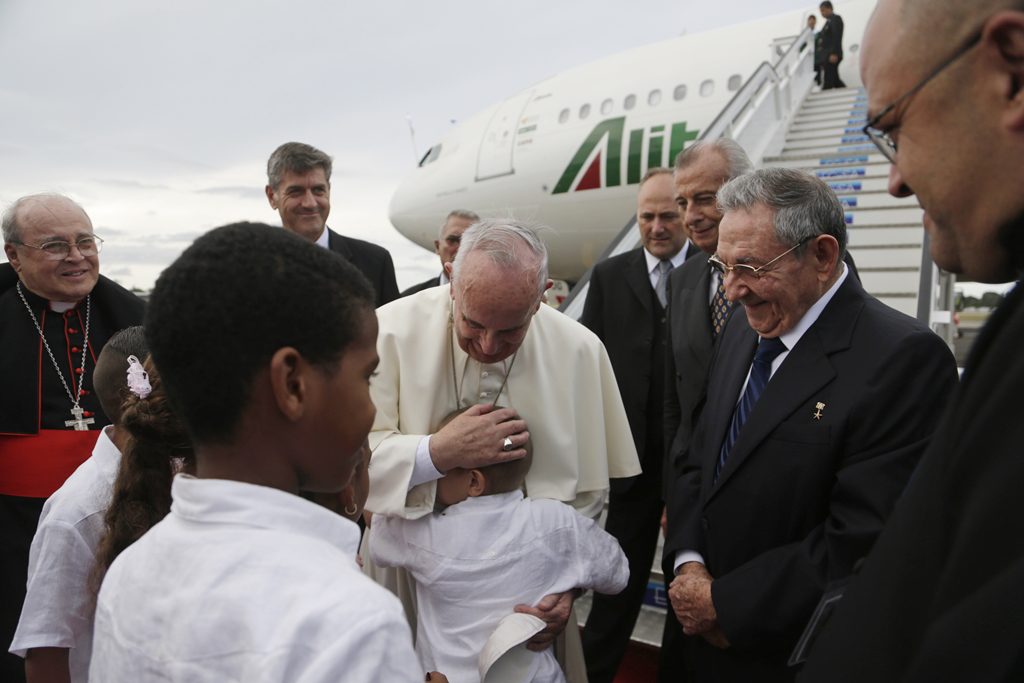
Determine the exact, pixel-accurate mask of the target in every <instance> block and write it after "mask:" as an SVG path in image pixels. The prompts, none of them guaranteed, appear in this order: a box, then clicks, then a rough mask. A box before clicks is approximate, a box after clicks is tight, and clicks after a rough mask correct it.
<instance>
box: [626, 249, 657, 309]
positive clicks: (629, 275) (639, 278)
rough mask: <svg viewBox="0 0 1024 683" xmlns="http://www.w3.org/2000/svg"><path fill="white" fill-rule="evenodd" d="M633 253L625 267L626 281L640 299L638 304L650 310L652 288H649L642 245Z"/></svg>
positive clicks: (649, 281) (649, 280) (649, 279)
mask: <svg viewBox="0 0 1024 683" xmlns="http://www.w3.org/2000/svg"><path fill="white" fill-rule="evenodd" d="M633 254H634V256H633V258H631V259H630V261H632V263H630V264H629V267H628V268H626V282H628V283H629V288H630V289H631V290H632V291H633V294H634V295H636V298H637V299H639V300H640V304H641V305H642V306H643V307H644V309H645V310H647V311H650V310H651V295H652V294H653V290H652V288H651V278H650V275H649V274H648V272H647V258H646V257H645V256H644V249H643V247H640V248H639V249H637V250H635V251H634V252H633Z"/></svg>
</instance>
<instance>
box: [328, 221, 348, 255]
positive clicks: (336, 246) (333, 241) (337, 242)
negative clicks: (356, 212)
mask: <svg viewBox="0 0 1024 683" xmlns="http://www.w3.org/2000/svg"><path fill="white" fill-rule="evenodd" d="M325 229H326V230H327V248H328V249H330V250H331V251H334V252H337V253H339V254H341V255H342V256H344V257H345V260H346V261H349V262H351V261H352V250H351V249H350V248H349V246H348V244H346V243H345V238H343V237H342V236H341V235H339V234H338V233H336V232H334V231H333V230H331V229H330V228H325Z"/></svg>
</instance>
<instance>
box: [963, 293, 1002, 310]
mask: <svg viewBox="0 0 1024 683" xmlns="http://www.w3.org/2000/svg"><path fill="white" fill-rule="evenodd" d="M1001 303H1003V295H1002V294H1000V293H999V292H985V293H984V294H982V295H981V298H978V297H976V296H964V293H963V292H957V295H956V310H958V311H962V310H964V309H965V308H987V309H989V310H992V309H994V308H996V307H997V306H998V305H999V304H1001Z"/></svg>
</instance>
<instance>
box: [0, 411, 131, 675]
mask: <svg viewBox="0 0 1024 683" xmlns="http://www.w3.org/2000/svg"><path fill="white" fill-rule="evenodd" d="M110 429H111V428H110V427H107V428H105V429H104V430H103V431H101V432H100V434H99V436H98V437H97V439H96V445H95V446H94V447H93V449H92V455H91V456H90V457H89V459H88V460H86V461H85V462H83V463H82V464H81V465H79V466H78V469H76V470H75V471H74V472H73V473H72V474H71V476H70V477H68V478H67V480H66V481H65V482H64V484H63V485H62V486H61V487H60V488H59V489H57V490H56V491H55V492H54V493H53V495H52V496H50V498H49V499H48V500H47V501H46V503H45V504H44V505H43V512H42V514H41V515H40V516H39V526H38V527H37V528H36V534H35V536H34V537H33V538H32V548H31V549H30V550H29V555H28V588H27V591H26V593H25V604H24V606H23V607H22V608H21V619H20V620H19V621H18V630H17V631H15V633H14V640H13V641H12V642H11V649H10V651H11V653H13V654H16V655H18V656H19V657H24V656H25V654H26V653H27V652H28V651H29V650H31V649H33V648H37V647H63V648H69V649H70V651H69V652H68V668H69V670H70V672H71V681H72V683H82V682H84V681H87V680H88V679H89V655H90V653H91V652H92V616H93V607H94V600H93V598H94V595H93V592H92V590H91V589H90V584H89V580H90V577H91V574H92V570H93V567H94V566H95V564H96V547H97V546H98V545H99V542H100V539H101V538H102V537H103V516H104V514H105V513H106V511H107V507H109V505H110V492H111V490H112V489H113V486H114V479H116V478H117V466H118V463H119V462H120V461H121V452H120V451H118V450H117V446H115V445H114V442H113V441H111V440H110V437H109V435H108V432H109V431H110Z"/></svg>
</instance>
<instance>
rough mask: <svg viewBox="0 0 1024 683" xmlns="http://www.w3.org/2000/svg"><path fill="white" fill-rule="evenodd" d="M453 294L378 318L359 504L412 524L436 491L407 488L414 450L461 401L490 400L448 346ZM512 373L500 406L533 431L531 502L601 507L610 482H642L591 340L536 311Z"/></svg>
mask: <svg viewBox="0 0 1024 683" xmlns="http://www.w3.org/2000/svg"><path fill="white" fill-rule="evenodd" d="M450 292H451V288H450V286H441V287H432V288H430V289H427V290H424V291H422V292H419V293H417V294H413V295H412V296H407V297H403V298H401V299H397V300H395V301H392V302H391V303H389V304H387V305H385V306H383V307H381V308H379V309H377V320H378V323H379V326H380V332H379V334H378V337H377V352H378V353H379V355H380V359H381V360H380V366H379V367H378V370H377V375H376V376H375V377H374V378H373V379H372V380H371V382H370V395H371V397H372V398H373V403H374V405H376V406H377V417H376V419H375V420H374V424H373V431H372V432H370V448H371V450H372V451H373V456H372V457H371V458H370V466H369V472H370V482H371V484H370V496H369V498H368V500H367V502H366V508H367V509H368V510H371V511H373V512H376V513H384V514H400V515H403V516H406V517H417V516H421V515H426V514H429V513H430V512H431V510H433V508H434V492H435V489H436V485H435V483H434V482H433V481H429V482H427V483H423V484H420V485H418V486H414V487H412V488H410V487H409V482H410V480H411V478H412V475H413V468H414V465H415V462H416V450H417V447H418V446H419V444H420V441H421V440H422V439H423V437H424V436H426V435H428V434H430V433H432V432H433V430H434V429H435V428H436V427H437V425H438V423H440V422H441V419H442V418H444V417H445V416H446V415H448V414H449V413H451V412H452V411H453V410H455V409H456V408H457V407H460V406H459V405H458V403H459V399H458V396H459V394H461V398H462V403H463V406H462V407H465V406H468V405H471V404H472V403H476V402H478V401H480V399H479V395H480V393H481V390H482V389H483V391H484V392H486V391H487V389H486V387H484V386H482V381H483V380H487V379H490V378H489V377H484V376H483V372H485V371H486V370H485V369H484V368H482V367H481V365H480V363H478V362H476V361H474V360H472V359H469V361H468V362H467V355H466V353H465V351H463V350H462V349H461V348H460V347H459V345H458V344H457V343H455V342H454V340H453V332H452V329H451V326H450V325H449V310H450V302H451V294H450ZM453 354H454V356H455V368H454V370H455V380H453V372H452V371H453V368H452V355H453ZM510 365H511V371H510V372H509V375H508V383H507V384H506V386H505V389H504V391H503V392H502V399H501V401H500V402H499V404H500V405H508V406H511V407H512V408H514V409H515V410H516V411H517V412H518V413H519V415H520V416H522V417H523V418H524V419H525V420H526V424H527V426H528V428H529V430H530V437H531V439H532V441H533V450H534V453H536V454H537V455H535V456H534V459H533V464H532V466H531V468H530V471H529V473H528V474H527V475H526V491H527V494H528V495H529V496H530V497H532V498H554V499H555V500H561V501H564V502H572V503H574V505H576V506H577V507H586V506H588V505H592V504H593V503H594V501H595V500H600V499H601V498H602V497H603V495H604V492H605V491H606V490H607V488H608V478H609V477H631V476H635V475H637V474H639V473H640V463H639V460H638V459H637V455H636V447H635V445H634V444H633V437H632V435H631V432H630V430H629V422H628V421H627V420H626V412H625V410H624V409H623V407H622V399H621V398H620V396H619V389H618V385H617V384H616V382H615V375H614V373H613V372H612V367H611V362H610V361H609V360H608V353H607V352H606V351H605V349H604V346H603V345H602V344H601V342H600V340H599V339H598V338H597V337H596V336H595V335H594V334H593V333H592V332H591V331H590V330H588V329H587V328H585V327H583V326H582V325H580V324H579V323H577V322H575V321H574V320H572V319H571V318H569V317H568V316H566V315H563V314H562V313H559V312H558V311H556V310H554V309H553V308H551V307H549V306H545V305H542V306H541V307H540V310H538V311H537V314H536V315H535V316H534V317H533V320H532V321H531V322H530V328H529V330H528V331H527V334H526V337H525V339H524V340H523V343H522V345H521V346H520V348H519V353H518V355H517V356H516V360H515V363H514V365H512V364H511V363H510ZM456 384H458V385H459V388H458V390H456V386H455V385H456Z"/></svg>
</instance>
